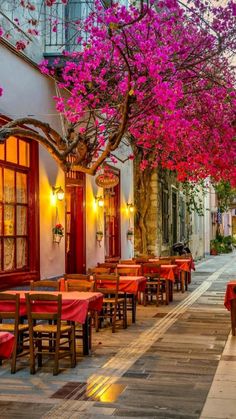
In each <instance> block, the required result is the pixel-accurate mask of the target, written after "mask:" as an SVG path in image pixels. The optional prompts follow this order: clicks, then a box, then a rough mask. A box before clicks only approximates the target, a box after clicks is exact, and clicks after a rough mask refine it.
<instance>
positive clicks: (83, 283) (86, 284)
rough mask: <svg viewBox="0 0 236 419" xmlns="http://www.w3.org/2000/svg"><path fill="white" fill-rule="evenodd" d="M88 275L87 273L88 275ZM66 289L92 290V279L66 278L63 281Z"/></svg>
mask: <svg viewBox="0 0 236 419" xmlns="http://www.w3.org/2000/svg"><path fill="white" fill-rule="evenodd" d="M88 276H89V275H88ZM65 287H66V291H85V292H90V291H91V292H93V291H94V281H88V280H82V279H80V280H79V281H78V279H67V280H66V282H65Z"/></svg>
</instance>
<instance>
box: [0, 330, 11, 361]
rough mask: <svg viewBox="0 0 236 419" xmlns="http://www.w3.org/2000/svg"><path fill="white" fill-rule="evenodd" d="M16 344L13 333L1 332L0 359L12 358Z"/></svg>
mask: <svg viewBox="0 0 236 419" xmlns="http://www.w3.org/2000/svg"><path fill="white" fill-rule="evenodd" d="M14 342H15V336H14V335H13V334H12V333H8V332H0V359H4V358H10V356H11V354H12V351H13V347H14Z"/></svg>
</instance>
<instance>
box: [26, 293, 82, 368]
mask: <svg viewBox="0 0 236 419" xmlns="http://www.w3.org/2000/svg"><path fill="white" fill-rule="evenodd" d="M25 298H26V305H27V315H28V322H29V339H30V373H31V374H35V358H36V356H37V357H38V367H41V366H42V357H43V355H45V354H46V355H48V356H53V357H54V367H53V375H57V374H58V371H59V359H61V358H64V357H66V356H69V357H70V360H71V368H74V367H75V365H76V356H75V328H74V326H73V325H68V324H62V323H61V310H62V296H61V294H58V295H53V294H30V293H27V294H25ZM38 304H40V305H41V307H43V306H44V305H45V306H47V305H49V304H50V305H55V311H54V312H53V313H48V312H47V311H46V310H45V311H42V312H37V306H38ZM49 321H50V322H52V323H54V324H49V323H48V322H49ZM65 345H68V346H67V347H66V346H65Z"/></svg>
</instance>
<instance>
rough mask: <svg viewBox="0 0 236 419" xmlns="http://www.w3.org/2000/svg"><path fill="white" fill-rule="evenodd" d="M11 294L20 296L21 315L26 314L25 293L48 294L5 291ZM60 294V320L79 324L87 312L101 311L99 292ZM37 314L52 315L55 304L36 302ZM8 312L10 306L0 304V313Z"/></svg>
mask: <svg viewBox="0 0 236 419" xmlns="http://www.w3.org/2000/svg"><path fill="white" fill-rule="evenodd" d="M6 292H11V293H13V294H15V293H17V294H18V293H19V294H20V311H21V315H25V314H26V302H25V293H27V292H30V293H31V294H48V293H49V292H48V291H40V292H39V291H6ZM50 294H53V295H57V294H58V292H56V291H55V292H50ZM60 294H62V314H61V318H62V320H71V321H76V322H79V323H85V320H86V316H87V314H88V311H89V310H97V311H100V310H101V309H102V302H103V295H102V294H101V293H99V292H78V291H73V292H60ZM8 306H9V307H8ZM35 306H37V311H38V312H41V311H42V312H46V313H53V312H54V311H55V306H56V303H55V304H54V303H53V302H52V301H50V302H45V301H44V302H36V303H35ZM1 309H2V310H4V311H5V310H10V309H11V308H10V304H6V303H5V302H1V303H0V311H1Z"/></svg>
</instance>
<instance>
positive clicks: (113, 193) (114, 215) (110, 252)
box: [104, 184, 121, 258]
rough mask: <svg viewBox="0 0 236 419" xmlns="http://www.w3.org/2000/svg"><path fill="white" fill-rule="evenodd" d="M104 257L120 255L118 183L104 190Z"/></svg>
mask: <svg viewBox="0 0 236 419" xmlns="http://www.w3.org/2000/svg"><path fill="white" fill-rule="evenodd" d="M104 217H105V220H104V222H105V257H106V258H111V257H120V253H121V252H120V185H119V184H118V185H117V186H115V187H114V188H110V189H105V190H104Z"/></svg>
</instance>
